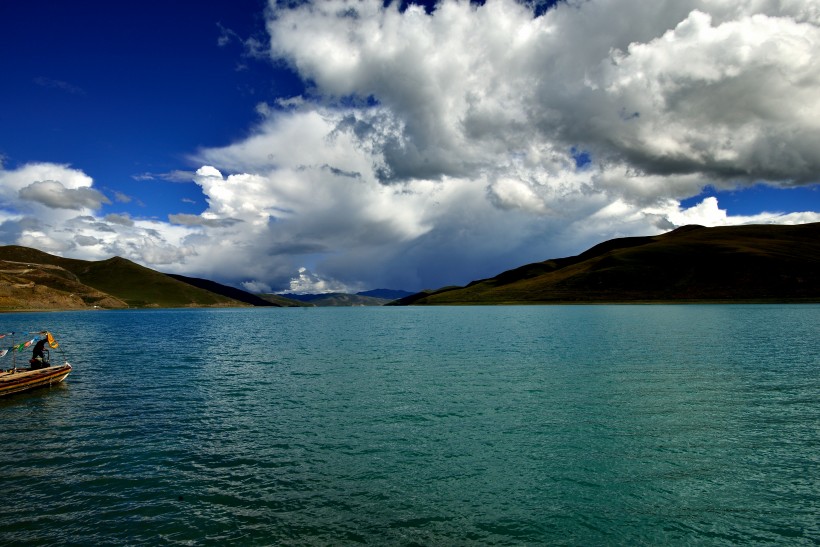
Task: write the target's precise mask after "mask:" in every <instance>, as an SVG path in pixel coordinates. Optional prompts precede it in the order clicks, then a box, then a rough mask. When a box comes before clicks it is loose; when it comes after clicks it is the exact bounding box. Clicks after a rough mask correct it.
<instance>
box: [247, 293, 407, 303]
mask: <svg viewBox="0 0 820 547" xmlns="http://www.w3.org/2000/svg"><path fill="white" fill-rule="evenodd" d="M411 295H413V293H411V292H409V291H400V290H395V289H373V290H371V291H363V292H358V293H356V294H348V293H320V294H288V293H285V294H278V295H262V297H263V298H268V297H270V296H279V297H283V298H287V299H289V300H298V301H299V302H303V303H305V304H306V305H310V306H383V305H385V304H387V303H388V302H392V301H393V300H398V299H399V298H405V297H408V296H411Z"/></svg>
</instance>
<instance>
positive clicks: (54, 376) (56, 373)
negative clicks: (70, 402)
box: [0, 362, 71, 397]
mask: <svg viewBox="0 0 820 547" xmlns="http://www.w3.org/2000/svg"><path fill="white" fill-rule="evenodd" d="M70 372H71V365H70V364H68V362H65V363H63V364H62V365H53V366H48V367H45V368H36V369H31V368H13V369H9V370H7V371H3V372H0V397H2V396H3V395H11V394H12V393H20V392H21V391H28V390H30V389H35V388H38V387H47V386H51V385H54V384H58V383H60V382H62V381H63V380H65V378H66V376H68V375H69V373H70Z"/></svg>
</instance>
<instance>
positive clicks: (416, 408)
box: [0, 305, 820, 546]
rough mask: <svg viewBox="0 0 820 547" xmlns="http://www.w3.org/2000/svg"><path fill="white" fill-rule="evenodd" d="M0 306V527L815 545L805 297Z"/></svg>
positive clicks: (140, 536)
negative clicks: (25, 386)
mask: <svg viewBox="0 0 820 547" xmlns="http://www.w3.org/2000/svg"><path fill="white" fill-rule="evenodd" d="M0 321H2V323H3V325H2V327H1V328H0V330H2V331H3V332H8V331H18V332H19V331H24V330H40V329H48V330H51V331H52V332H53V333H54V335H55V336H56V338H57V340H58V341H59V342H60V344H61V349H63V350H64V351H65V354H66V356H67V357H68V359H69V361H70V362H71V363H72V365H73V366H74V371H73V372H72V374H71V375H70V376H69V377H68V379H67V380H66V381H65V382H64V383H63V384H60V385H59V386H56V387H52V388H47V389H42V390H38V391H33V392H30V393H27V394H20V395H15V396H11V397H6V398H3V399H0V420H2V427H0V454H1V455H2V456H1V457H0V500H2V506H1V507H0V544H2V545H354V544H369V545H579V546H589V545H737V544H747V545H766V544H770V545H775V544H776V545H818V543H820V306H818V305H738V306H734V305H682V306H665V305H653V306H499V307H434V308H426V307H410V308H392V307H385V308H314V309H272V308H255V309H220V310H201V309H195V310H133V311H99V312H70V313H68V312H66V313H63V312H60V313H19V314H4V315H2V316H0ZM58 353H59V352H57V351H56V350H52V361H55V360H56V359H54V357H55V354H58ZM19 355H20V357H19V359H21V360H23V361H25V360H27V359H28V358H29V357H30V354H29V352H28V351H26V352H25V353H21V354H19ZM10 363H11V361H10V357H9V356H6V357H4V358H3V359H2V360H0V367H2V368H9V366H10Z"/></svg>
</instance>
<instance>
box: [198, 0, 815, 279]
mask: <svg viewBox="0 0 820 547" xmlns="http://www.w3.org/2000/svg"><path fill="white" fill-rule="evenodd" d="M819 22H820V14H819V12H818V8H817V5H816V4H815V3H813V2H798V1H791V2H774V1H763V0H748V1H734V0H733V1H723V0H712V1H698V0H688V1H680V0H676V1H658V2H652V3H649V4H647V3H646V2H643V1H637V0H619V1H617V2H615V1H612V0H584V1H580V0H570V1H568V2H564V3H559V4H557V5H556V6H555V7H553V8H552V9H550V10H548V11H546V12H545V13H544V14H543V15H541V16H538V17H536V16H534V15H533V12H532V11H531V9H530V8H529V7H528V6H527V5H524V4H523V3H517V2H514V1H512V0H488V1H487V2H486V3H484V4H483V5H480V6H478V5H473V4H470V3H469V2H458V1H451V0H448V1H444V2H440V3H439V4H438V6H437V7H436V9H435V10H434V11H432V12H429V13H428V12H427V11H425V10H424V9H422V8H420V7H414V6H410V7H409V8H408V9H406V10H404V11H400V10H399V9H398V7H397V5H396V4H394V5H392V6H388V7H384V6H383V3H382V2H380V1H376V0H363V1H345V0H328V1H323V2H313V3H298V4H297V5H295V6H293V5H291V3H282V4H278V3H276V2H272V3H271V6H270V11H269V20H268V31H269V33H270V36H271V44H270V53H271V56H272V58H273V59H275V60H276V61H277V62H281V61H284V62H287V63H288V64H289V65H290V66H291V67H292V68H293V69H294V70H295V71H296V72H297V73H298V74H299V75H300V76H301V77H302V78H303V79H304V80H305V81H306V82H308V84H309V86H310V87H309V91H308V93H307V94H306V95H304V96H302V97H296V98H293V99H292V100H290V101H287V102H282V103H280V104H279V105H263V106H264V107H263V108H261V111H263V112H265V114H266V115H267V117H266V119H265V120H264V121H263V122H262V123H260V125H259V126H258V127H257V128H256V131H255V132H254V134H253V135H252V136H250V137H249V138H247V139H245V140H243V141H241V142H237V143H234V144H232V145H230V146H226V147H223V148H218V149H209V150H202V151H200V153H199V154H198V155H197V156H196V159H197V160H198V161H200V162H201V163H202V164H206V165H213V166H216V167H217V168H219V169H222V170H224V171H227V172H229V173H231V174H230V176H227V177H222V176H221V174H220V177H221V178H217V179H213V180H212V181H211V182H209V183H208V185H204V186H203V188H204V189H205V193H206V194H208V195H209V196H210V204H211V207H210V209H209V211H208V214H212V215H216V216H217V217H225V216H228V215H237V214H238V213H239V212H241V213H242V214H244V215H246V218H248V219H253V218H256V219H257V224H258V223H259V219H260V218H261V219H266V221H268V224H267V228H266V233H267V234H268V236H267V237H268V241H269V245H268V247H267V248H268V249H269V250H270V251H271V252H272V253H273V254H274V255H276V253H277V249H279V250H282V252H283V253H284V254H287V253H286V252H285V251H284V249H286V248H288V247H289V246H290V247H293V246H297V247H298V248H299V249H300V250H303V251H304V257H303V260H304V262H305V265H308V266H310V267H312V268H316V269H317V272H318V273H321V274H323V275H326V276H330V277H335V278H339V279H345V280H348V281H349V282H353V281H355V280H361V281H365V282H366V283H367V284H373V283H376V284H378V283H380V282H382V281H384V282H389V281H391V280H392V282H393V283H395V282H396V281H399V282H402V283H405V286H407V287H410V288H419V287H420V286H438V285H441V284H446V283H451V282H464V281H466V280H468V279H470V278H471V277H477V276H483V275H492V274H493V273H496V272H497V271H498V270H499V269H501V268H506V267H511V266H515V265H518V264H520V263H522V262H526V261H533V260H541V259H544V258H547V257H551V256H557V255H560V254H569V253H575V252H578V251H580V250H582V249H583V248H584V247H585V246H587V245H591V244H593V243H595V242H597V241H598V240H600V239H603V238H607V237H616V236H620V235H630V234H646V233H652V232H658V231H661V230H666V229H670V228H673V227H675V226H677V225H680V224H682V223H690V222H699V223H702V224H708V225H716V224H732V223H745V222H806V221H812V220H817V219H818V218H820V217H818V215H817V213H816V211H812V210H811V207H809V210H808V211H807V212H806V213H804V214H792V215H779V214H776V213H774V212H773V213H764V212H761V214H758V215H753V216H746V217H731V216H729V215H727V214H726V212H725V211H724V210H721V209H720V206H719V204H718V203H717V201H716V200H715V199H714V198H709V199H706V200H704V201H703V202H702V203H700V204H698V205H696V206H694V207H692V208H691V209H684V208H682V207H681V204H680V202H681V200H683V199H685V198H689V197H692V196H696V195H698V194H699V193H700V192H701V191H702V189H703V188H704V187H705V186H707V185H709V186H713V187H716V188H723V189H730V188H743V187H747V186H751V185H755V184H767V185H771V186H775V187H791V186H796V185H803V184H814V183H816V182H817V173H818V172H820V169H819V168H820V153H818V152H820V141H818V138H820V137H818V135H820V131H818V129H819V128H818V123H820V122H818V120H820V80H819V79H818V78H819V77H818V74H820V60H818V59H820V58H818V56H817V55H815V52H816V50H817V47H818V45H820V30H819V29H818V23H819ZM242 195H247V196H254V197H251V198H250V199H249V200H248V201H251V202H252V203H253V205H252V206H251V209H252V210H250V211H248V210H246V211H240V209H241V207H240V206H244V207H246V208H247V207H248V203H247V202H243V200H242V197H241V196H242ZM815 209H816V207H815ZM249 221H250V220H249ZM294 256H295V255H294V254H293V253H291V254H290V255H289V259H294ZM272 261H273V262H277V263H282V262H283V261H284V259H283V258H282V257H279V258H278V259H277V258H273V259H272ZM295 262H298V260H296V261H295ZM302 278H304V276H302Z"/></svg>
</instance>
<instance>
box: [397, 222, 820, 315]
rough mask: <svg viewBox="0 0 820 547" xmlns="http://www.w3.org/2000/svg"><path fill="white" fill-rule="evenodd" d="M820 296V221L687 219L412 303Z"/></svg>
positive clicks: (817, 298)
mask: <svg viewBox="0 0 820 547" xmlns="http://www.w3.org/2000/svg"><path fill="white" fill-rule="evenodd" d="M696 301H715V302H718V301H719V302H724V301H742V302H771V301H778V302H779V301H789V302H820V223H814V224H801V225H796V226H779V225H749V226H732V227H717V228H705V227H702V226H686V227H683V228H679V229H677V230H674V231H672V232H669V233H666V234H663V235H659V236H647V237H630V238H621V239H613V240H610V241H606V242H603V243H601V244H599V245H596V246H594V247H592V248H591V249H589V250H587V251H585V252H583V253H581V254H580V255H578V256H574V257H567V258H559V259H553V260H547V261H544V262H538V263H534V264H528V265H526V266H522V267H520V268H516V269H513V270H509V271H506V272H503V273H501V274H499V275H497V276H495V277H493V278H490V279H482V280H479V281H474V282H472V283H470V284H469V285H467V286H466V287H445V288H442V289H438V290H435V291H425V292H422V293H418V294H416V295H413V296H410V297H407V298H403V299H401V300H399V301H398V304H399V305H410V304H506V303H509V304H519V303H520V304H530V303H596V302H600V303H604V302H696Z"/></svg>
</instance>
